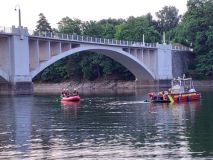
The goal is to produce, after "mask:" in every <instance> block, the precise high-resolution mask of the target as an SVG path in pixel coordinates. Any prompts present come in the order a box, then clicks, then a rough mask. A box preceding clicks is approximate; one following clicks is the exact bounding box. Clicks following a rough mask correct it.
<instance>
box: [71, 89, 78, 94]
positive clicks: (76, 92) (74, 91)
mask: <svg viewBox="0 0 213 160" xmlns="http://www.w3.org/2000/svg"><path fill="white" fill-rule="evenodd" d="M72 95H73V96H77V95H78V91H77V89H76V88H74V90H73V92H72Z"/></svg>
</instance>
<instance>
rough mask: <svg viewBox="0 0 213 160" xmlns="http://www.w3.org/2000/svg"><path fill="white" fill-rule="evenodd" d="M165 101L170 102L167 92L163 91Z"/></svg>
mask: <svg viewBox="0 0 213 160" xmlns="http://www.w3.org/2000/svg"><path fill="white" fill-rule="evenodd" d="M163 100H165V101H166V100H168V92H167V91H163Z"/></svg>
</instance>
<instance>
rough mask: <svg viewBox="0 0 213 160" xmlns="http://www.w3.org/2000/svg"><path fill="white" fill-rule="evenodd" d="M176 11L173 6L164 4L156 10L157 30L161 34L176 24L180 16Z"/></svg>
mask: <svg viewBox="0 0 213 160" xmlns="http://www.w3.org/2000/svg"><path fill="white" fill-rule="evenodd" d="M178 12H179V11H178V9H177V8H176V7H174V6H165V7H163V9H162V10H160V11H158V12H156V16H157V18H158V21H157V23H158V30H159V32H160V33H161V34H162V33H163V32H167V31H170V30H171V29H173V28H175V27H176V26H177V24H178V22H179V20H180V18H181V16H180V15H178Z"/></svg>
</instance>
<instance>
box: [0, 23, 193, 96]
mask: <svg viewBox="0 0 213 160" xmlns="http://www.w3.org/2000/svg"><path fill="white" fill-rule="evenodd" d="M82 51H92V52H95V53H99V54H103V55H106V56H108V57H110V58H112V59H114V60H115V61H117V62H119V63H121V64H122V65H123V66H125V67H126V68H127V69H129V71H131V72H132V73H133V74H134V75H135V77H136V79H137V80H138V81H144V82H148V81H155V80H168V79H172V78H173V77H174V76H176V75H175V74H177V73H176V71H175V69H174V63H175V61H174V55H175V54H178V53H185V52H189V51H190V50H189V48H186V47H183V46H172V45H171V44H158V43H144V42H133V41H123V40H115V39H103V38H95V37H87V36H79V35H67V34H59V33H44V32H43V33H38V32H37V33H36V32H30V31H28V29H27V28H23V27H19V28H16V27H14V26H13V27H12V28H5V27H0V56H1V59H0V77H1V78H0V80H1V81H2V82H3V81H5V82H8V85H7V86H6V87H2V86H1V92H2V91H3V90H7V91H8V92H11V93H12V94H30V93H32V89H33V86H32V79H33V77H35V76H36V75H37V74H38V73H40V72H41V71H42V70H44V69H45V68H46V67H48V66H50V65H51V64H53V63H55V62H56V61H58V60H60V59H62V58H64V57H66V56H69V55H72V54H75V53H78V52H82ZM180 72H181V71H180Z"/></svg>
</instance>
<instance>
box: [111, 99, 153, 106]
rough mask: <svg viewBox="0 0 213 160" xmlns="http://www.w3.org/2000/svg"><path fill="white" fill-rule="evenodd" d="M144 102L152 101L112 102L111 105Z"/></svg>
mask: <svg viewBox="0 0 213 160" xmlns="http://www.w3.org/2000/svg"><path fill="white" fill-rule="evenodd" d="M144 103H150V101H147V100H144V101H124V102H120V101H118V102H111V103H110V105H128V104H144Z"/></svg>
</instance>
